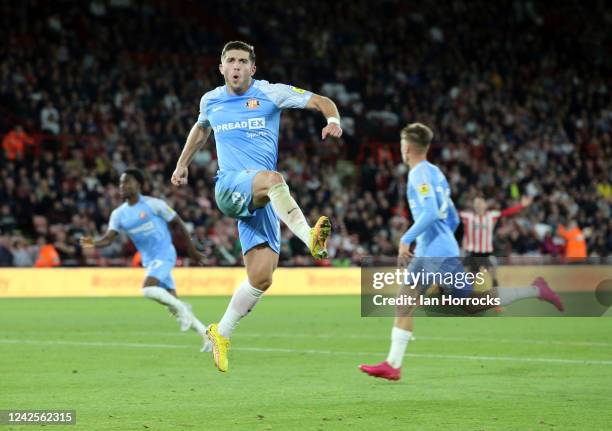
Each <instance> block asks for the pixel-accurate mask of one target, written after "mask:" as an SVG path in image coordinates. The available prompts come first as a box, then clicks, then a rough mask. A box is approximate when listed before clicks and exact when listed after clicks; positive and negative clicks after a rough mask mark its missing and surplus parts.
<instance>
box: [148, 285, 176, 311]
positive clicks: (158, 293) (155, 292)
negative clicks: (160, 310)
mask: <svg viewBox="0 0 612 431" xmlns="http://www.w3.org/2000/svg"><path fill="white" fill-rule="evenodd" d="M142 294H143V295H144V296H145V298H149V299H153V300H155V301H159V302H161V303H162V304H166V305H169V306H171V307H174V308H176V309H177V310H179V309H182V308H184V307H185V305H184V304H183V303H182V302H181V301H180V300H179V299H178V298H177V297H175V296H174V295H172V294H171V293H170V292H168V291H167V290H166V289H163V288H161V287H157V286H147V287H143V288H142Z"/></svg>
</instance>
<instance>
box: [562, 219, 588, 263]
mask: <svg viewBox="0 0 612 431" xmlns="http://www.w3.org/2000/svg"><path fill="white" fill-rule="evenodd" d="M557 232H558V234H559V236H561V238H563V239H564V240H565V252H564V256H565V258H566V259H571V260H578V259H582V260H584V259H586V257H587V246H586V240H585V238H584V234H583V233H582V230H581V229H580V227H578V224H577V223H576V221H575V220H571V221H570V222H569V225H568V227H567V229H566V228H565V226H563V225H559V227H558V228H557Z"/></svg>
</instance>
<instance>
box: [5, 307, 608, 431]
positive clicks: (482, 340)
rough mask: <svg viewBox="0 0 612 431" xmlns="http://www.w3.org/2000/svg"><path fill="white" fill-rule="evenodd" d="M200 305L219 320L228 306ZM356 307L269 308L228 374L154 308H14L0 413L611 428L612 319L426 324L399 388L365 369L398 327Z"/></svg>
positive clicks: (216, 424) (273, 424) (246, 426)
mask: <svg viewBox="0 0 612 431" xmlns="http://www.w3.org/2000/svg"><path fill="white" fill-rule="evenodd" d="M189 301H190V302H191V303H192V304H193V306H194V310H195V311H196V312H197V313H198V314H199V315H201V316H202V318H203V320H204V321H206V322H208V321H209V320H210V319H211V318H212V317H213V316H216V317H218V316H220V314H221V313H222V311H223V310H224V308H225V305H226V303H227V298H219V297H213V298H190V299H189ZM359 310H360V306H359V300H358V298H356V297H267V298H265V299H264V300H263V301H262V302H261V303H260V304H259V305H258V307H257V309H256V310H255V311H254V312H253V313H252V315H250V316H249V317H247V318H246V319H245V320H244V321H243V322H242V323H241V324H240V326H239V327H238V329H237V331H236V333H235V336H234V337H233V340H232V341H233V347H234V349H233V351H232V355H231V357H230V372H229V373H227V374H221V373H219V372H217V371H216V370H215V369H214V367H213V365H212V360H211V357H210V354H203V353H199V347H200V340H199V339H198V338H197V337H196V336H195V335H194V333H188V334H182V333H179V332H178V325H177V324H176V322H174V321H173V320H172V319H171V318H170V317H169V315H168V314H167V313H166V312H165V310H163V309H162V308H161V307H160V306H159V305H157V304H154V303H152V302H148V301H146V300H144V299H139V298H130V299H118V298H117V299H47V300H33V299H30V300H25V299H24V300H19V299H12V300H2V301H0V409H43V408H44V409H52V408H55V409H75V410H76V412H77V425H76V426H65V427H58V426H54V427H51V428H49V427H48V426H47V427H45V428H44V429H52V430H59V429H68V430H77V429H79V430H190V429H193V430H226V429H236V430H302V429H304V430H336V429H350V430H379V429H380V430H409V429H415V430H430V429H440V430H442V429H443V430H463V429H468V430H565V429H568V430H569V429H589V430H597V429H601V430H603V429H610V427H611V426H612V425H611V423H612V418H611V414H610V411H611V409H610V406H612V319H609V318H565V319H560V318H507V319H502V318H471V319H470V318H419V319H417V321H416V325H417V327H416V329H417V330H416V336H417V339H416V340H415V341H412V342H411V344H410V346H409V349H408V351H409V354H408V357H407V358H406V362H405V367H404V376H403V379H402V380H401V381H400V382H396V383H392V382H387V381H381V380H376V379H373V378H371V377H368V376H366V375H364V374H361V373H360V372H359V371H358V370H357V365H358V364H359V363H361V362H370V363H372V362H378V361H379V360H382V359H384V356H385V353H386V351H387V348H388V335H389V332H390V325H391V321H390V320H389V319H384V318H360V317H359ZM495 358H497V359H495ZM500 358H501V360H500ZM512 358H520V360H518V359H512ZM37 428H38V429H41V428H40V427H35V426H31V427H23V426H20V427H14V426H2V425H0V431H3V430H5V429H6V430H9V429H15V430H17V429H19V430H25V429H27V430H32V429H37Z"/></svg>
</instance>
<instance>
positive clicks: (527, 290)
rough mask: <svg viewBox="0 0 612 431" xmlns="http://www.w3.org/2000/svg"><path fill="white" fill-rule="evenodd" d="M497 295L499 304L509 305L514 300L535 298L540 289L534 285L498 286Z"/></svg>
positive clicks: (538, 294)
mask: <svg viewBox="0 0 612 431" xmlns="http://www.w3.org/2000/svg"><path fill="white" fill-rule="evenodd" d="M497 295H498V297H499V302H500V305H509V304H512V303H513V302H514V301H518V300H519V299H525V298H537V297H538V296H540V290H539V289H538V288H537V287H535V286H529V287H498V288H497Z"/></svg>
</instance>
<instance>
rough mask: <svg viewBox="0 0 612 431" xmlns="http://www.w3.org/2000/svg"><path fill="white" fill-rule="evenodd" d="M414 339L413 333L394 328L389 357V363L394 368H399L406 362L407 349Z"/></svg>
mask: <svg viewBox="0 0 612 431" xmlns="http://www.w3.org/2000/svg"><path fill="white" fill-rule="evenodd" d="M411 337H412V332H410V331H407V330H405V329H400V328H397V327H395V326H394V327H393V329H392V330H391V349H390V350H389V355H388V356H387V362H388V363H389V365H391V366H392V367H393V368H399V367H401V366H402V362H403V361H404V353H406V347H408V342H409V341H410V338H411Z"/></svg>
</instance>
